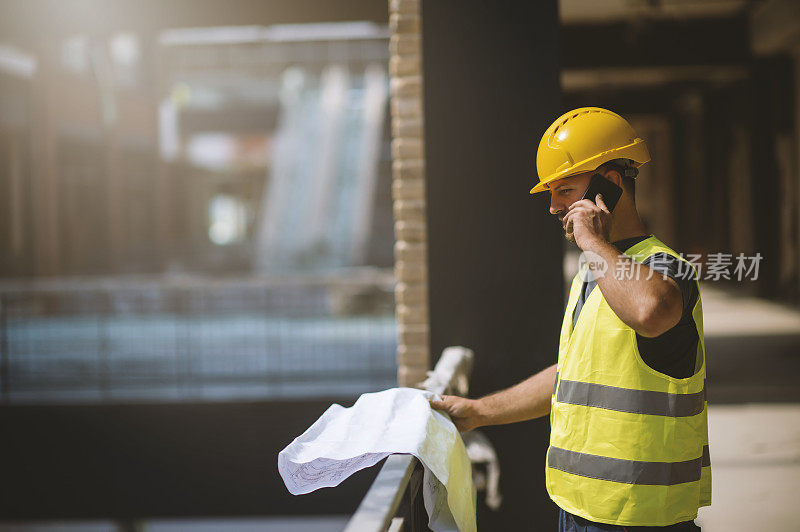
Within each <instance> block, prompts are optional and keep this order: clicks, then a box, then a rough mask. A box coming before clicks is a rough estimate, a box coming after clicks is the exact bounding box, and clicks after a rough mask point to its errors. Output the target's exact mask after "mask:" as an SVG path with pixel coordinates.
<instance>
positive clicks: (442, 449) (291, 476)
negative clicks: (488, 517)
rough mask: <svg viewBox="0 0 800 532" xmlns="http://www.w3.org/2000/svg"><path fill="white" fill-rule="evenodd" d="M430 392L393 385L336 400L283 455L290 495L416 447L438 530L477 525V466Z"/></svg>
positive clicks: (468, 530) (468, 529)
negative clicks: (349, 400) (345, 401)
mask: <svg viewBox="0 0 800 532" xmlns="http://www.w3.org/2000/svg"><path fill="white" fill-rule="evenodd" d="M430 397H433V394H432V393H431V392H426V391H423V390H417V389H415V388H392V389H390V390H385V391H382V392H377V393H365V394H363V395H362V396H361V397H359V398H358V400H357V401H356V403H355V404H354V405H353V406H352V407H350V408H344V407H342V406H340V405H337V404H334V405H331V406H330V407H329V408H328V409H327V410H326V411H325V413H324V414H322V416H321V417H320V418H319V419H318V420H317V421H316V422H314V424H313V425H311V426H310V427H309V428H308V430H306V431H305V432H304V433H303V434H301V435H300V436H298V437H297V438H295V440H294V441H293V442H292V443H290V444H289V445H288V446H287V447H286V448H285V449H284V450H282V451H281V452H280V453H279V454H278V472H279V473H280V475H281V477H282V478H283V482H284V483H285V484H286V487H287V488H288V489H289V491H290V492H291V493H292V494H293V495H301V494H304V493H309V492H312V491H314V490H317V489H319V488H326V487H332V486H337V485H338V484H339V483H340V482H342V480H344V479H345V478H347V477H349V476H350V475H352V474H353V473H355V472H356V471H358V470H360V469H364V468H366V467H370V466H372V465H375V464H376V463H377V462H379V461H380V460H382V459H383V458H385V457H387V456H389V455H390V454H413V455H414V456H416V457H417V458H419V460H420V461H421V462H422V465H423V466H425V475H424V480H423V498H424V500H425V509H426V510H427V512H428V518H429V524H428V526H430V528H431V530H433V531H434V532H439V531H446V530H448V531H449V530H460V531H461V532H474V531H475V530H476V522H475V497H474V494H473V489H472V466H471V464H470V461H469V458H468V457H467V452H466V449H465V448H464V442H463V441H462V439H461V436H460V435H459V433H458V430H457V429H456V427H455V425H453V422H452V421H450V419H449V417H448V416H447V415H445V414H442V413H441V412H438V411H436V410H434V409H432V408H431V407H430V405H429V404H428V398H430Z"/></svg>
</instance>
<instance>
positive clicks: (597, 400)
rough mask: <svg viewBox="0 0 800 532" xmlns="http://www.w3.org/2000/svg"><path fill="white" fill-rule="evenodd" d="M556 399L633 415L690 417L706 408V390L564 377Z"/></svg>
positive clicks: (560, 401) (561, 401)
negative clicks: (677, 390) (666, 389)
mask: <svg viewBox="0 0 800 532" xmlns="http://www.w3.org/2000/svg"><path fill="white" fill-rule="evenodd" d="M556 401H558V402H559V403H570V404H573V405H583V406H593V407H596V408H607V409H608V410H616V411H618V412H630V413H632V414H648V415H651V416H671V417H686V416H696V415H697V414H699V413H701V412H702V411H703V407H704V406H705V389H703V390H700V391H699V392H697V393H690V394H677V393H667V392H653V391H648V390H631V389H628V388H617V387H615V386H606V385H605V384H592V383H590V382H578V381H568V380H562V381H561V383H560V385H559V386H558V396H557V397H556Z"/></svg>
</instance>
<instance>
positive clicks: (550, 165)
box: [531, 107, 650, 194]
mask: <svg viewBox="0 0 800 532" xmlns="http://www.w3.org/2000/svg"><path fill="white" fill-rule="evenodd" d="M614 159H630V160H632V161H633V166H634V167H635V168H639V167H640V166H642V165H643V164H644V163H646V162H648V161H649V160H650V152H649V151H647V145H646V144H645V142H644V140H642V139H640V138H639V137H637V136H636V132H635V131H634V130H633V128H632V127H631V125H630V124H629V123H628V121H627V120H625V119H624V118H622V117H621V116H619V115H618V114H617V113H613V112H611V111H609V110H607V109H601V108H600V107H581V108H579V109H575V110H573V111H570V112H568V113H564V114H563V115H561V116H560V117H558V119H557V120H556V121H555V122H553V123H552V124H551V125H550V127H549V128H547V131H545V132H544V135H542V140H541V142H539V150H538V151H537V152H536V170H537V172H538V173H539V183H538V184H537V185H536V186H535V187H533V188H532V189H531V194H534V193H536V192H543V191H545V190H547V189H548V188H549V187H548V186H547V183H549V182H550V181H554V180H556V179H562V178H564V177H569V176H571V175H576V174H582V173H584V172H591V171H592V170H594V169H596V168H597V167H598V166H600V165H601V164H603V163H607V162H608V161H612V160H614Z"/></svg>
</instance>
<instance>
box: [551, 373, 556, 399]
mask: <svg viewBox="0 0 800 532" xmlns="http://www.w3.org/2000/svg"><path fill="white" fill-rule="evenodd" d="M557 386H558V372H557V371H556V380H555V381H554V382H553V393H552V394H550V395H555V393H556V387H557Z"/></svg>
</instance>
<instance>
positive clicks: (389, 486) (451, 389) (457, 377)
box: [345, 347, 474, 532]
mask: <svg viewBox="0 0 800 532" xmlns="http://www.w3.org/2000/svg"><path fill="white" fill-rule="evenodd" d="M473 357H474V355H473V353H472V351H471V350H470V349H466V348H464V347H448V348H447V349H445V350H444V352H443V353H442V356H441V358H440V359H439V362H438V363H437V364H436V367H435V368H434V370H433V371H431V372H430V373H429V374H428V379H427V380H426V381H425V382H424V383H423V384H422V387H423V388H424V389H426V390H428V391H431V392H434V393H438V394H444V393H447V394H458V395H465V394H466V393H467V388H468V385H469V373H470V371H471V370H472V361H473ZM422 473H423V468H422V464H421V463H420V461H419V460H418V459H417V458H416V457H415V456H413V455H410V454H393V455H391V456H389V457H388V458H387V459H386V462H385V463H384V464H383V467H382V468H381V470H380V472H379V473H378V476H377V477H376V478H375V480H374V481H373V483H372V486H370V488H369V490H368V491H367V494H366V495H365V496H364V498H363V499H362V501H361V504H360V505H359V506H358V509H357V510H356V512H355V514H353V517H352V518H351V519H350V521H349V522H348V524H347V527H346V528H345V532H385V531H387V530H388V531H391V532H398V531H400V530H403V531H411V532H415V531H427V530H429V529H428V515H427V513H426V512H425V505H424V503H423V500H422V489H421V487H422Z"/></svg>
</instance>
